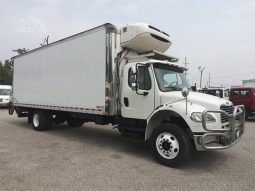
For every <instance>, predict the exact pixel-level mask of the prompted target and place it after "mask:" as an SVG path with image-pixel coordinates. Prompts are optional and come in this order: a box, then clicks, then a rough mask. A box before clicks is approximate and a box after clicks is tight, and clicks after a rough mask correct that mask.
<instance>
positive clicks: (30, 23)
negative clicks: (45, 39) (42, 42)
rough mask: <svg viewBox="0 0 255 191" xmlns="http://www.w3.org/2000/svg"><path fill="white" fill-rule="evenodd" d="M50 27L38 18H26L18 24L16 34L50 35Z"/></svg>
mask: <svg viewBox="0 0 255 191" xmlns="http://www.w3.org/2000/svg"><path fill="white" fill-rule="evenodd" d="M48 31H49V30H48V27H47V25H46V24H45V23H43V22H41V21H40V20H39V19H38V18H36V17H24V18H21V19H20V20H19V22H18V25H17V29H16V32H19V33H38V32H39V33H48Z"/></svg>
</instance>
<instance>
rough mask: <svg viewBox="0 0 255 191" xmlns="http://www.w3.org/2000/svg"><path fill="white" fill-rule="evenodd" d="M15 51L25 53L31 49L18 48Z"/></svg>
mask: <svg viewBox="0 0 255 191" xmlns="http://www.w3.org/2000/svg"><path fill="white" fill-rule="evenodd" d="M12 51H13V52H17V53H18V54H24V53H26V52H28V51H29V49H26V48H18V49H16V50H12Z"/></svg>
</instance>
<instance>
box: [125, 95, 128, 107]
mask: <svg viewBox="0 0 255 191" xmlns="http://www.w3.org/2000/svg"><path fill="white" fill-rule="evenodd" d="M124 104H125V106H126V107H128V106H129V101H128V98H127V97H124Z"/></svg>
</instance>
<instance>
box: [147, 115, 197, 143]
mask: <svg viewBox="0 0 255 191" xmlns="http://www.w3.org/2000/svg"><path fill="white" fill-rule="evenodd" d="M163 123H173V124H176V125H178V126H180V127H181V128H183V129H185V131H186V132H187V135H188V136H189V137H190V138H191V139H192V137H193V136H192V131H191V129H190V127H189V126H188V124H187V123H186V121H185V120H184V119H183V118H182V117H181V116H180V115H179V114H178V113H176V112H174V111H167V110H162V111H159V112H157V113H156V114H154V116H152V118H151V119H150V121H149V123H148V125H147V128H146V132H145V141H147V140H149V138H150V136H151V134H152V132H153V130H154V129H155V128H156V127H158V126H159V125H160V124H163Z"/></svg>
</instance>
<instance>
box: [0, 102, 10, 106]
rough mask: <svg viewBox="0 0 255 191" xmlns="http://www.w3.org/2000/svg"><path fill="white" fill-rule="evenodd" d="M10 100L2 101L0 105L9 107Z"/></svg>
mask: <svg viewBox="0 0 255 191" xmlns="http://www.w3.org/2000/svg"><path fill="white" fill-rule="evenodd" d="M8 105H9V102H0V107H8Z"/></svg>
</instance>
